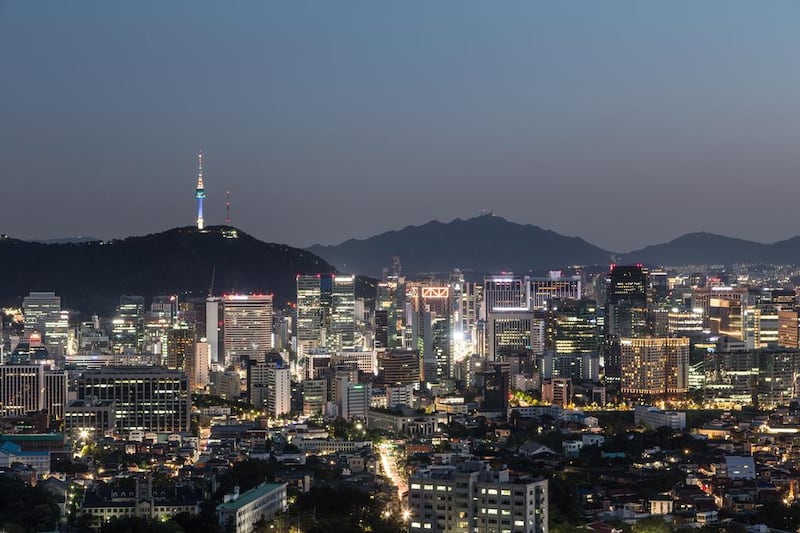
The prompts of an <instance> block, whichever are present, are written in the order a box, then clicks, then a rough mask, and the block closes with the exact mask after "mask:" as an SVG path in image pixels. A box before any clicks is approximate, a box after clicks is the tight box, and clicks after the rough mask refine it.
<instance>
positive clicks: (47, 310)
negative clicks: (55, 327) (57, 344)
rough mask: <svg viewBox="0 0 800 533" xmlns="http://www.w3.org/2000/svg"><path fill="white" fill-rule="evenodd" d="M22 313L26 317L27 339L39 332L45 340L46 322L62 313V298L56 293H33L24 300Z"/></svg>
mask: <svg viewBox="0 0 800 533" xmlns="http://www.w3.org/2000/svg"><path fill="white" fill-rule="evenodd" d="M22 312H23V314H24V316H25V337H30V335H31V333H32V332H33V331H38V332H39V333H40V334H41V335H42V337H43V338H44V335H45V333H46V328H45V324H46V322H47V321H48V320H53V319H55V318H56V317H58V316H59V314H60V313H61V298H60V297H59V296H56V293H54V292H32V293H30V294H28V296H26V297H25V298H24V299H23V300H22Z"/></svg>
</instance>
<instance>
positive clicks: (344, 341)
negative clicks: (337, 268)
mask: <svg viewBox="0 0 800 533" xmlns="http://www.w3.org/2000/svg"><path fill="white" fill-rule="evenodd" d="M332 283H333V286H332V288H331V303H330V333H329V338H328V340H327V346H328V348H329V349H330V350H331V351H339V350H342V349H344V348H352V347H354V346H355V341H356V277H355V276H353V275H346V276H345V275H335V276H333V279H332Z"/></svg>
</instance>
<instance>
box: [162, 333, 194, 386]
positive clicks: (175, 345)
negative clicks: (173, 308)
mask: <svg viewBox="0 0 800 533" xmlns="http://www.w3.org/2000/svg"><path fill="white" fill-rule="evenodd" d="M194 348H195V336H194V326H190V325H189V324H187V323H185V322H181V323H175V324H173V325H172V327H171V328H169V330H168V331H167V349H166V358H165V360H164V361H163V363H162V364H164V365H165V366H166V367H167V368H171V369H174V370H181V371H183V372H185V373H186V374H187V375H188V374H190V372H189V371H188V366H190V365H192V363H193V362H194Z"/></svg>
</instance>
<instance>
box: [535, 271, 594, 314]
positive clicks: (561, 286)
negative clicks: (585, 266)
mask: <svg viewBox="0 0 800 533" xmlns="http://www.w3.org/2000/svg"><path fill="white" fill-rule="evenodd" d="M582 297H583V293H582V291H581V278H580V276H571V277H564V276H563V275H562V273H561V271H560V270H552V271H550V273H549V275H548V276H547V277H545V278H531V306H532V307H533V309H536V310H543V309H548V308H549V304H548V302H549V301H551V300H580V299H581V298H582Z"/></svg>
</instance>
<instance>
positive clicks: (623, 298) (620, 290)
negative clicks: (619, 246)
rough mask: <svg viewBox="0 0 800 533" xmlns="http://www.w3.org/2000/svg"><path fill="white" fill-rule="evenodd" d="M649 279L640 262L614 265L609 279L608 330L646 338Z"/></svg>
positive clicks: (614, 333)
mask: <svg viewBox="0 0 800 533" xmlns="http://www.w3.org/2000/svg"><path fill="white" fill-rule="evenodd" d="M647 304H648V278H647V270H645V269H644V268H643V267H642V266H640V265H635V266H620V265H615V266H613V267H611V272H609V273H608V276H607V278H606V333H607V334H609V335H617V336H619V337H643V336H645V335H647V334H648V329H647Z"/></svg>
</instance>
